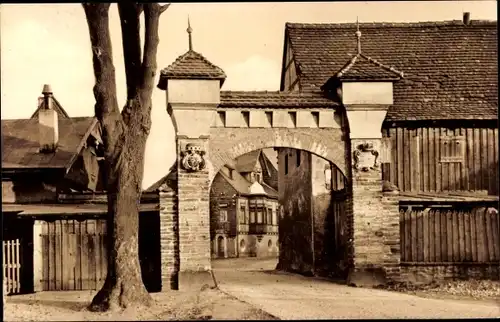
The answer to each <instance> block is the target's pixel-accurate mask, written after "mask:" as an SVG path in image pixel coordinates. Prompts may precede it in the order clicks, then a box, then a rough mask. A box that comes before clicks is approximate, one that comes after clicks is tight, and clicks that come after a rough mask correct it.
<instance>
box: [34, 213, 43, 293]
mask: <svg viewBox="0 0 500 322" xmlns="http://www.w3.org/2000/svg"><path fill="white" fill-rule="evenodd" d="M42 238H43V237H42V221H41V220H35V222H34V224H33V291H34V292H41V291H43V282H42V280H43V253H42V251H43V250H42Z"/></svg>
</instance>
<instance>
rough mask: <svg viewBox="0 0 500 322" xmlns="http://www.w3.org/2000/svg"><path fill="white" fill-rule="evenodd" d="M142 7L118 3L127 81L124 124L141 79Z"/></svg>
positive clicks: (123, 110)
mask: <svg viewBox="0 0 500 322" xmlns="http://www.w3.org/2000/svg"><path fill="white" fill-rule="evenodd" d="M142 10H143V5H142V4H138V3H135V2H131V1H122V2H119V3H118V12H119V14H120V23H121V28H122V44H123V46H122V47H123V57H124V62H125V75H126V79H127V103H126V104H125V106H124V107H123V109H122V117H123V121H124V122H125V124H127V125H128V124H129V122H130V113H131V110H132V108H133V102H132V101H133V100H134V99H135V98H136V96H137V90H138V84H139V82H140V77H141V74H142V72H141V68H142V67H141V64H142V61H141V34H140V29H141V26H140V20H139V17H140V14H141V11H142Z"/></svg>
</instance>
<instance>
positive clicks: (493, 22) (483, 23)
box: [285, 19, 497, 29]
mask: <svg viewBox="0 0 500 322" xmlns="http://www.w3.org/2000/svg"><path fill="white" fill-rule="evenodd" d="M496 25H497V21H496V20H486V19H477V20H471V22H470V24H469V25H465V24H464V23H463V21H462V20H443V21H412V22H389V21H384V22H363V23H359V27H362V28H364V29H365V28H379V27H384V28H387V27H394V28H401V27H408V28H415V27H438V26H458V27H460V26H461V27H474V26H496ZM356 26H357V24H356V23H351V22H339V23H299V22H286V24H285V27H286V28H292V29H293V28H302V29H307V28H310V29H319V28H323V29H334V28H335V29H343V28H356Z"/></svg>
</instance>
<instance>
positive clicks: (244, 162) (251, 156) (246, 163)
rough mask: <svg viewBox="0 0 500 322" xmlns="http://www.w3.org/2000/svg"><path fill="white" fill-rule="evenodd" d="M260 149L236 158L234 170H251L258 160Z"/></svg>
mask: <svg viewBox="0 0 500 322" xmlns="http://www.w3.org/2000/svg"><path fill="white" fill-rule="evenodd" d="M260 151H261V150H255V151H252V152H248V153H246V154H243V155H242V156H240V157H238V158H237V159H236V170H238V172H252V171H253V170H254V169H255V166H256V165H257V162H258V161H259V156H260Z"/></svg>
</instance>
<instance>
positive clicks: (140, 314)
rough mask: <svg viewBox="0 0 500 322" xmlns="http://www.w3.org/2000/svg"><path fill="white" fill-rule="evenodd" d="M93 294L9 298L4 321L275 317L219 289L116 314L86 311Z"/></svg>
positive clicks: (163, 297) (162, 298)
mask: <svg viewBox="0 0 500 322" xmlns="http://www.w3.org/2000/svg"><path fill="white" fill-rule="evenodd" d="M93 295H94V292H88V291H85V292H41V293H36V294H28V295H16V296H8V297H7V303H6V305H5V306H4V320H5V321H132V320H150V321H155V320H156V321H164V320H210V319H215V320H272V319H276V318H275V317H273V316H271V315H269V314H267V313H265V312H263V311H261V310H258V309H255V308H254V307H252V306H251V305H249V304H247V303H244V302H241V301H239V300H237V299H235V298H234V297H231V296H228V295H226V294H224V293H223V292H221V291H218V290H210V289H207V290H205V291H201V292H182V291H170V292H164V293H154V294H152V296H153V298H154V299H155V301H156V305H155V306H154V307H152V308H147V309H141V310H133V309H127V310H125V311H122V312H115V313H94V312H90V311H88V310H87V309H86V307H87V305H88V304H89V303H90V301H91V299H92V296H93Z"/></svg>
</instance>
